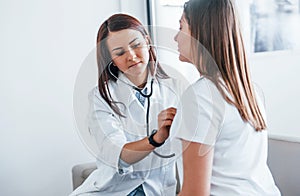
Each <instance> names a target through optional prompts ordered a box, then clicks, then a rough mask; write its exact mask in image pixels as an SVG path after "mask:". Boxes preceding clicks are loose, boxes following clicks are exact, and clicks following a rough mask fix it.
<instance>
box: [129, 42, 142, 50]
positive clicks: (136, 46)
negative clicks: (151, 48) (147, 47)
mask: <svg viewBox="0 0 300 196" xmlns="http://www.w3.org/2000/svg"><path fill="white" fill-rule="evenodd" d="M140 46H141V43H136V44H133V45H132V46H131V48H132V49H136V48H138V47H140Z"/></svg>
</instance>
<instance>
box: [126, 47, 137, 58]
mask: <svg viewBox="0 0 300 196" xmlns="http://www.w3.org/2000/svg"><path fill="white" fill-rule="evenodd" d="M136 57H137V56H136V52H135V51H134V49H132V48H129V49H128V60H134V59H135V58H136Z"/></svg>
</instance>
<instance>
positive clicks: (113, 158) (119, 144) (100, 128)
mask: <svg viewBox="0 0 300 196" xmlns="http://www.w3.org/2000/svg"><path fill="white" fill-rule="evenodd" d="M89 101H90V110H89V116H88V125H89V129H90V131H91V134H92V135H93V136H94V137H95V139H96V142H97V146H98V150H99V151H98V152H97V153H98V154H97V158H98V159H100V160H101V161H102V162H103V163H104V164H107V165H109V166H111V167H113V168H115V169H116V171H117V172H118V173H119V174H124V173H127V172H129V171H131V168H130V167H132V166H129V165H128V166H127V167H126V166H125V165H124V164H121V165H120V154H121V151H122V148H123V146H124V145H125V144H126V143H127V140H126V137H125V134H124V127H123V125H122V123H121V121H120V119H119V117H118V116H117V115H116V114H115V113H114V111H113V110H112V109H111V108H110V107H109V106H108V104H107V103H106V102H105V101H104V100H103V98H102V97H101V96H100V93H99V92H98V90H97V89H94V90H92V91H91V92H90V94H89ZM120 167H122V168H120Z"/></svg>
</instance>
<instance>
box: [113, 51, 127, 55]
mask: <svg viewBox="0 0 300 196" xmlns="http://www.w3.org/2000/svg"><path fill="white" fill-rule="evenodd" d="M115 54H116V55H117V56H122V55H123V54H125V51H124V50H121V51H120V52H117V53H115Z"/></svg>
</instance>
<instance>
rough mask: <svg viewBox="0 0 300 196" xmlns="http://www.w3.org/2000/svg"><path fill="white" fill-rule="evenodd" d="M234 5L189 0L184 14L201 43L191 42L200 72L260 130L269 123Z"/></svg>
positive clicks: (225, 0)
mask: <svg viewBox="0 0 300 196" xmlns="http://www.w3.org/2000/svg"><path fill="white" fill-rule="evenodd" d="M234 6H235V5H234V2H233V1H232V0H189V1H188V2H186V3H185V5H184V16H185V18H186V20H187V22H188V24H189V27H190V31H191V36H192V37H193V38H194V39H195V40H197V41H198V42H200V43H201V44H195V43H192V46H193V47H192V48H193V49H192V51H193V58H194V59H195V64H196V67H197V69H198V70H199V72H200V74H201V75H203V76H204V77H207V78H209V79H210V80H212V82H214V83H215V84H216V86H217V88H218V89H219V91H220V92H221V94H222V95H223V97H224V99H225V100H226V101H227V102H228V103H230V104H233V105H234V106H235V107H236V108H237V109H238V111H239V113H240V115H241V117H242V119H243V120H244V121H247V122H249V123H250V124H252V126H253V127H254V128H255V129H256V131H261V130H263V129H265V128H266V123H265V120H264V119H263V116H262V113H261V111H260V109H259V107H258V104H257V101H256V98H255V94H254V91H253V86H252V83H251V80H250V73H249V66H248V61H247V58H246V52H245V48H244V44H243V40H242V35H241V30H240V27H239V22H238V18H237V13H236V11H235V7H234ZM200 45H201V46H200ZM203 46H204V48H205V49H206V50H207V51H208V53H210V55H211V57H212V58H213V60H214V61H215V64H216V66H210V65H211V63H207V61H208V60H206V59H204V58H205V57H207V55H203V54H204V51H203ZM224 88H225V89H226V90H227V91H228V93H229V94H230V96H231V97H232V99H233V100H232V99H230V98H229V97H228V96H227V95H226V93H225V91H224Z"/></svg>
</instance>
